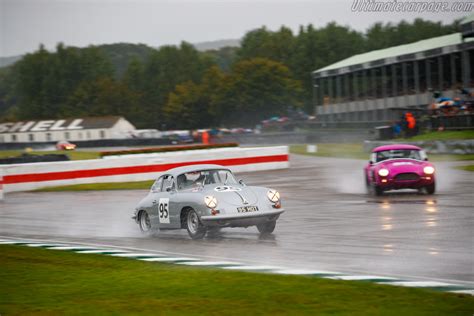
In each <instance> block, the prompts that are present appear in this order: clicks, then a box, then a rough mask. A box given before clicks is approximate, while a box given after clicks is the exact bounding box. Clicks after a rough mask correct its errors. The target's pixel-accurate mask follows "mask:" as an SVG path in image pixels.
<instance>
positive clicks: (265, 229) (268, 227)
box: [257, 221, 276, 234]
mask: <svg viewBox="0 0 474 316" xmlns="http://www.w3.org/2000/svg"><path fill="white" fill-rule="evenodd" d="M275 226H276V221H271V222H266V223H263V224H258V225H257V229H258V231H259V232H260V234H271V233H273V231H274V230H275Z"/></svg>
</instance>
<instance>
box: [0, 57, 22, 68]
mask: <svg viewBox="0 0 474 316" xmlns="http://www.w3.org/2000/svg"><path fill="white" fill-rule="evenodd" d="M22 57H23V56H21V55H19V56H9V57H0V68H1V67H7V66H10V65H12V64H14V63H16V62H17V61H19V60H20V59H21V58H22Z"/></svg>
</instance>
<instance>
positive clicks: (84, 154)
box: [0, 150, 100, 160]
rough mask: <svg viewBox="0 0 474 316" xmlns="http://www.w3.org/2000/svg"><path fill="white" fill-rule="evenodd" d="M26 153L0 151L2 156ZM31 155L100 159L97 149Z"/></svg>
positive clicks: (31, 153)
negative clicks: (58, 155)
mask: <svg viewBox="0 0 474 316" xmlns="http://www.w3.org/2000/svg"><path fill="white" fill-rule="evenodd" d="M24 153H26V152H25V151H24V150H2V151H0V158H9V157H18V156H20V155H21V154H24ZM28 154H30V155H48V154H60V155H68V156H69V158H70V159H71V160H86V159H99V158H100V154H99V152H96V151H58V150H52V151H31V152H29V153H28Z"/></svg>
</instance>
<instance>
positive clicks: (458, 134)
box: [405, 130, 474, 141]
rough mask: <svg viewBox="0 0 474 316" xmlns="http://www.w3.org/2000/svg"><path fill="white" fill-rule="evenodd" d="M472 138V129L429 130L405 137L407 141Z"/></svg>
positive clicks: (473, 137)
mask: <svg viewBox="0 0 474 316" xmlns="http://www.w3.org/2000/svg"><path fill="white" fill-rule="evenodd" d="M460 139H474V130H465V131H439V132H429V133H424V134H420V135H417V136H415V137H411V138H406V139H405V140H407V141H421V140H428V141H429V140H460Z"/></svg>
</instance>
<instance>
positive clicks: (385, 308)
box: [0, 245, 474, 316]
mask: <svg viewBox="0 0 474 316" xmlns="http://www.w3.org/2000/svg"><path fill="white" fill-rule="evenodd" d="M0 253H1V260H0V280H1V282H0V314H2V315H55V314H56V315H70V314H73V315H77V314H81V315H104V314H107V315H109V314H111V315H124V314H147V315H239V316H240V315H318V314H319V315H472V312H473V310H474V297H472V296H469V295H461V294H448V293H441V292H436V291H433V290H427V289H415V288H403V287H395V286H387V285H385V286H384V285H377V284H373V283H369V282H354V281H334V280H325V279H321V278H316V277H304V276H284V275H270V274H259V273H245V272H234V271H223V270H213V269H207V268H190V267H189V268H188V267H183V266H177V265H170V264H160V263H148V262H140V261H136V260H131V259H124V258H114V257H106V256H101V255H85V254H75V253H71V252H66V251H64V252H63V251H55V250H46V249H37V248H34V249H33V248H27V247H23V246H8V245H1V246H0Z"/></svg>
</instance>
